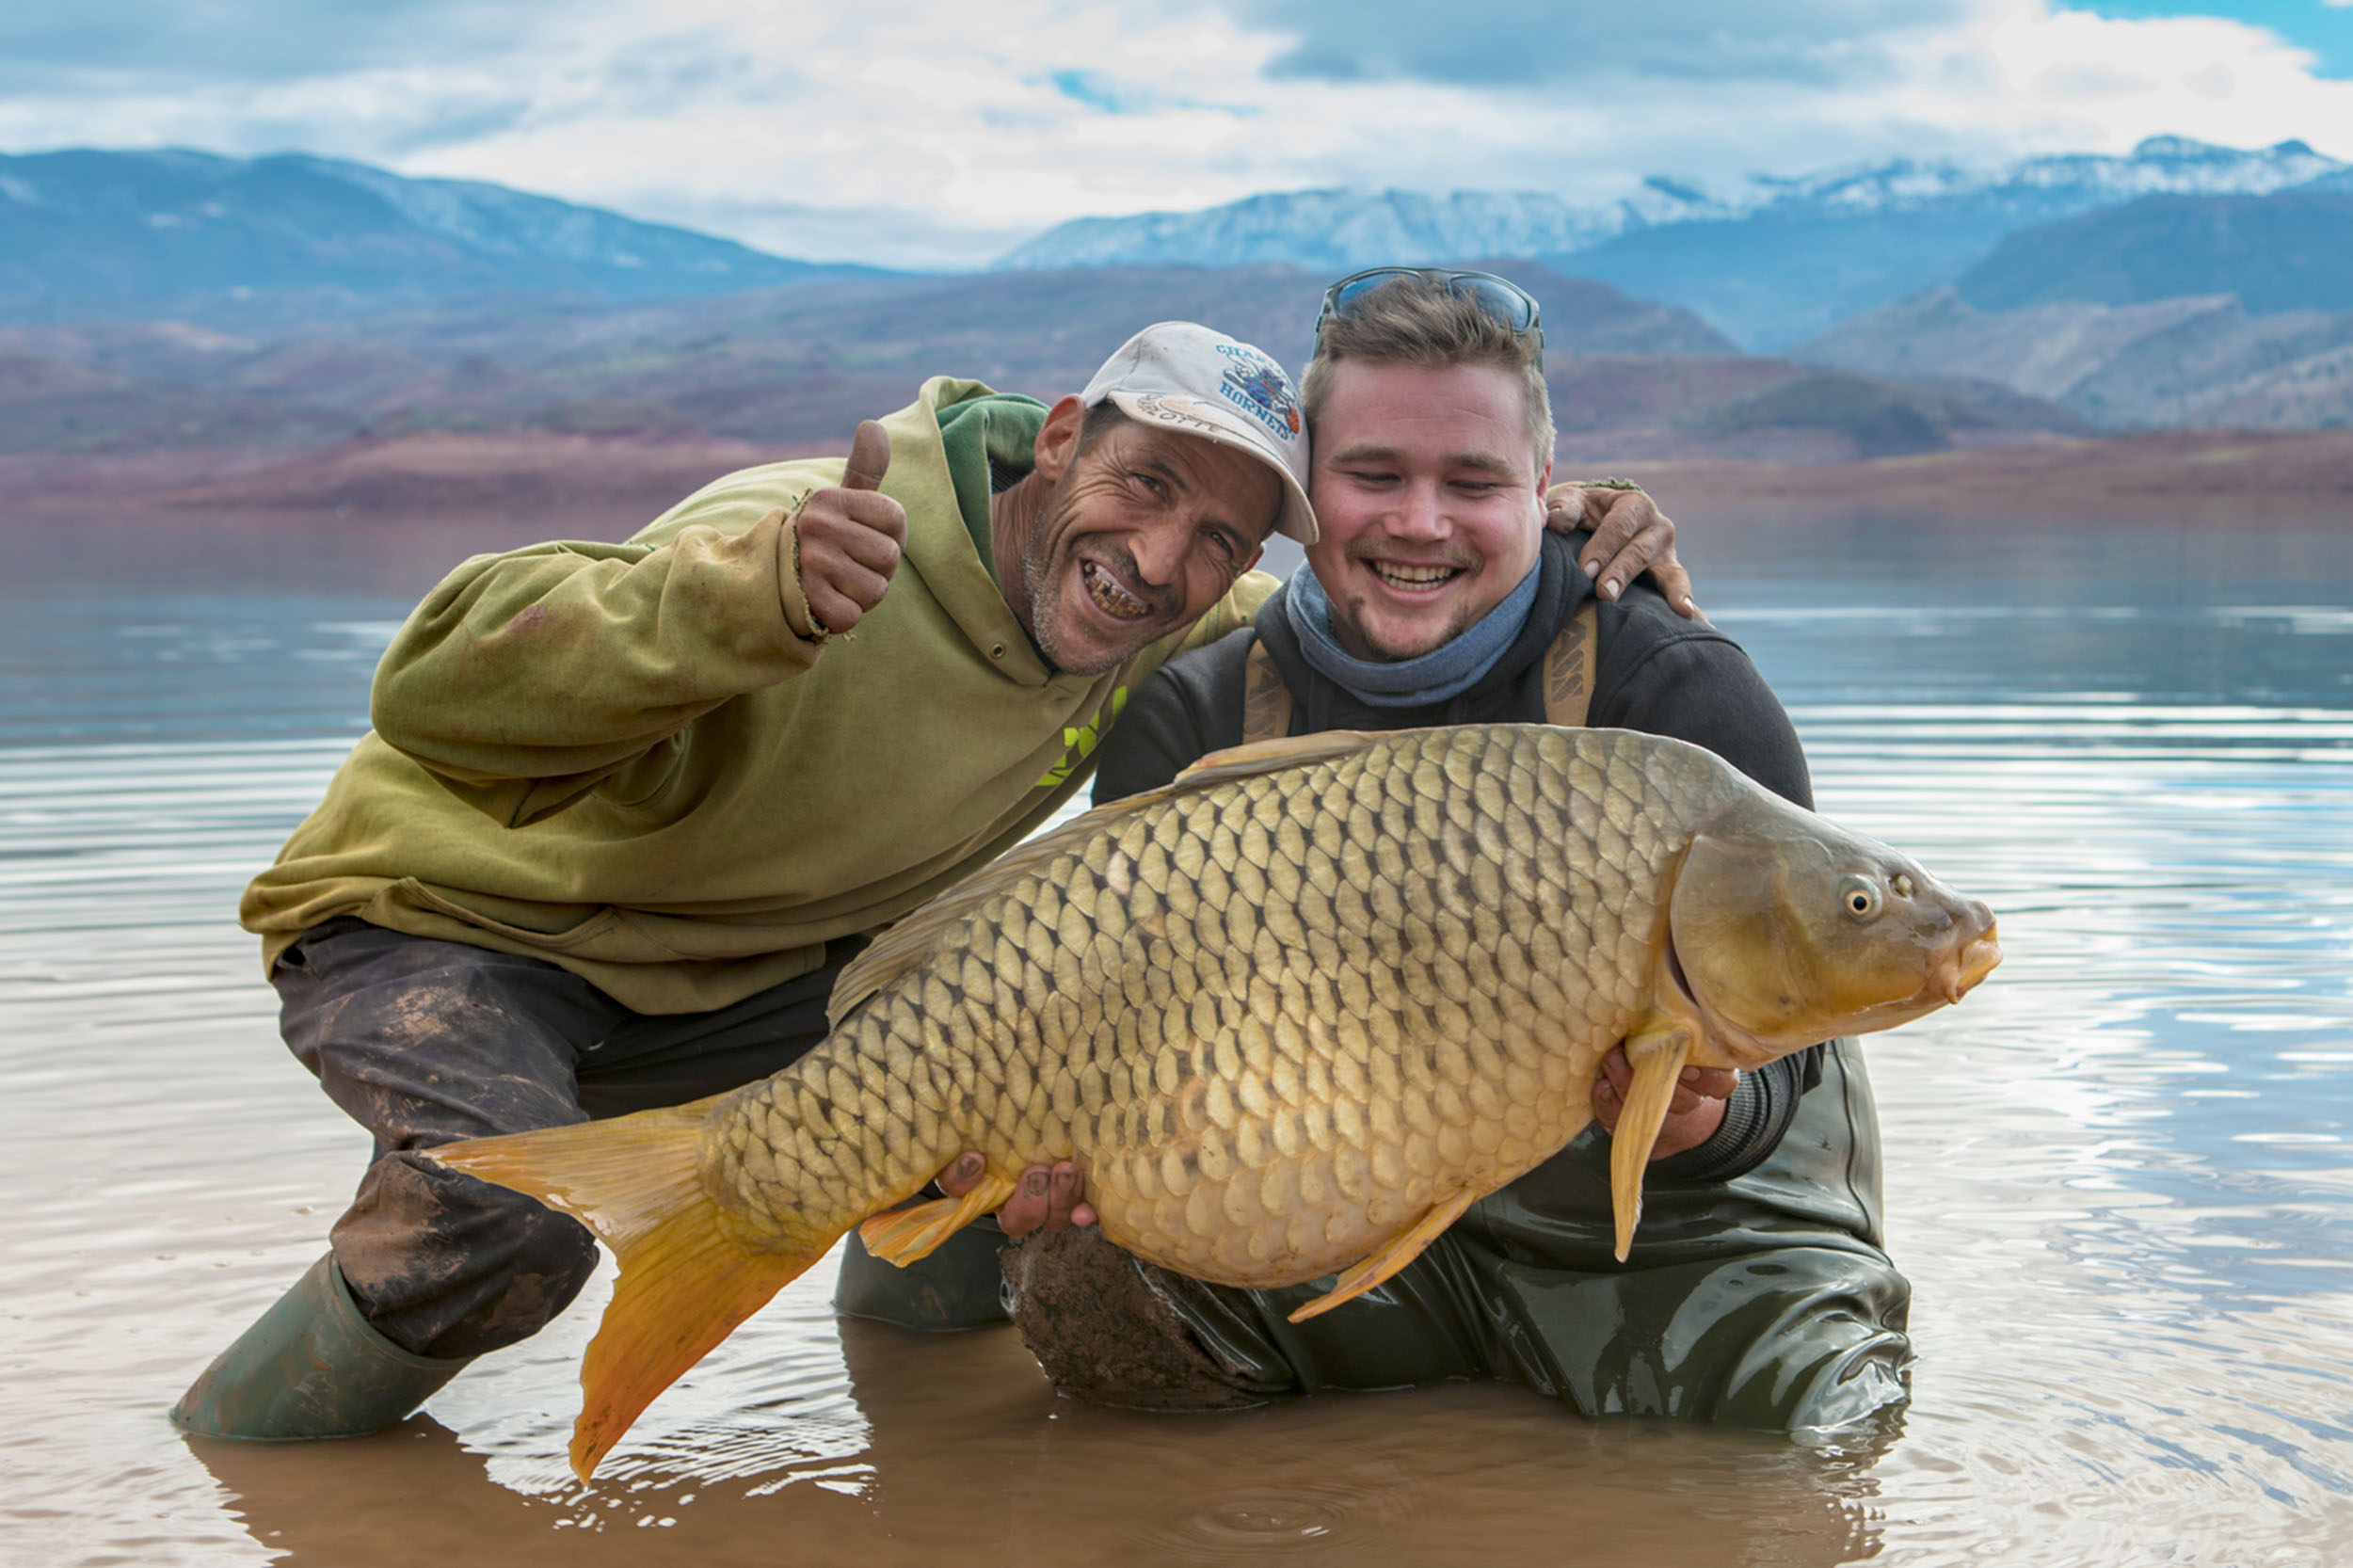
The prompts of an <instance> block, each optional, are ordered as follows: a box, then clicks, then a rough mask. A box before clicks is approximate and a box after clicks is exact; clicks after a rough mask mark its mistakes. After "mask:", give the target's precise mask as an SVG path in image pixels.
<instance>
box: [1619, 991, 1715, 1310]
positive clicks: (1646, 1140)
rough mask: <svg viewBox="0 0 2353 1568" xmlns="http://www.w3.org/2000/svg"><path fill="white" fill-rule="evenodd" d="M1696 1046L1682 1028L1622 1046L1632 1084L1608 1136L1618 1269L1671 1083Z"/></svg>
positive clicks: (1638, 1212)
mask: <svg viewBox="0 0 2353 1568" xmlns="http://www.w3.org/2000/svg"><path fill="white" fill-rule="evenodd" d="M1698 1044H1699V1034H1698V1032H1697V1031H1696V1030H1694V1029H1692V1028H1691V1026H1690V1025H1689V1024H1686V1023H1668V1024H1665V1025H1664V1026H1663V1027H1661V1028H1659V1029H1657V1030H1654V1031H1650V1032H1644V1033H1641V1034H1637V1035H1635V1036H1634V1037H1633V1038H1631V1039H1629V1040H1628V1041H1626V1043H1625V1059H1626V1061H1627V1062H1628V1063H1629V1064H1632V1066H1633V1068H1634V1082H1633V1084H1632V1086H1631V1087H1629V1088H1628V1089H1627V1091H1626V1096H1625V1110H1623V1111H1621V1112H1618V1125H1617V1128H1616V1129H1615V1130H1613V1131H1612V1132H1611V1133H1610V1135H1609V1207H1610V1209H1611V1211H1612V1213H1613V1215H1614V1217H1615V1218H1616V1221H1617V1227H1618V1261H1619V1262H1621V1263H1623V1262H1625V1258H1626V1254H1627V1253H1629V1252H1631V1251H1632V1250H1633V1248H1634V1225H1635V1222H1636V1221H1638V1220H1640V1219H1641V1217H1642V1173H1643V1171H1644V1170H1646V1169H1647V1168H1648V1167H1649V1165H1650V1151H1651V1149H1652V1148H1653V1146H1655V1145H1656V1144H1657V1142H1658V1129H1659V1128H1662V1127H1664V1126H1666V1125H1667V1111H1668V1108H1669V1107H1670V1106H1672V1105H1673V1104H1674V1097H1675V1083H1676V1080H1679V1079H1681V1078H1682V1076H1683V1068H1684V1065H1685V1064H1687V1063H1689V1061H1690V1060H1691V1051H1692V1049H1693V1048H1695V1047H1696V1046H1697V1045H1698Z"/></svg>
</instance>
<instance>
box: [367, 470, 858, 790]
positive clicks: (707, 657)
mask: <svg viewBox="0 0 2353 1568" xmlns="http://www.w3.org/2000/svg"><path fill="white" fill-rule="evenodd" d="M786 525H787V514H786V512H785V511H784V510H783V509H782V508H778V509H776V510H774V511H771V512H769V513H768V514H767V515H766V516H764V517H762V518H760V520H758V521H757V522H755V523H754V524H753V525H752V526H751V527H750V528H749V529H746V530H744V531H743V532H741V533H734V534H730V533H727V532H723V531H722V530H720V529H716V528H711V527H704V526H689V527H685V528H682V529H680V530H679V531H678V532H677V533H676V534H675V535H674V536H671V537H669V538H668V539H666V540H665V541H664V542H662V543H659V544H645V543H630V544H617V545H616V544H595V543H558V544H546V545H537V546H534V547H532V548H530V549H526V550H520V551H516V552H512V553H509V554H505V555H485V556H476V557H475V558H474V559H472V560H471V561H468V562H466V563H465V564H464V565H463V566H461V567H459V568H457V569H456V571H455V572H452V573H451V574H450V575H449V576H448V577H447V578H446V579H444V580H443V581H442V583H441V584H440V586H439V587H437V588H436V589H434V591H433V592H432V594H430V595H429V596H428V597H427V598H426V599H425V600H424V603H422V604H420V605H419V606H418V607H417V609H416V612H415V613H414V614H413V615H411V616H409V617H408V623H407V624H406V625H404V626H403V627H402V628H401V630H400V632H399V634H398V635H397V636H396V637H394V638H393V640H392V647H391V648H389V649H387V650H386V652H385V655H384V660H383V663H382V664H379V665H378V666H377V667H376V685H375V690H374V693H373V696H372V697H371V705H370V717H371V719H372V721H373V722H374V724H375V726H376V732H377V734H379V735H380V736H382V737H383V739H384V740H385V741H386V742H387V743H389V744H392V746H394V747H395V748H397V749H398V750H400V751H401V752H403V753H405V754H406V755H407V756H408V757H409V758H411V759H413V760H415V761H417V762H418V763H419V764H420V765H422V766H423V767H424V768H425V769H426V771H428V772H429V773H431V774H432V775H433V776H435V777H436V778H438V779H440V781H441V782H442V783H443V784H445V785H446V786H448V787H449V788H450V789H451V790H452V791H454V792H456V793H457V794H458V795H459V796H460V797H462V798H463V799H465V800H466V801H468V802H469V803H470V804H472V806H474V807H475V808H477V809H479V810H481V811H483V812H485V813H487V814H488V815H489V816H491V817H493V818H495V819H497V820H498V821H501V822H504V823H506V824H509V825H517V826H520V825H521V824H524V823H527V822H531V821H534V820H536V819H537V818H540V817H544V816H546V815H547V814H548V813H550V812H552V811H554V810H558V809H560V808H563V807H564V806H566V805H568V804H570V803H571V802H572V801H574V800H577V799H579V798H580V797H581V796H582V795H584V794H585V793H587V792H589V791H591V790H593V789H595V788H597V787H598V786H599V785H600V784H602V783H604V782H606V781H607V780H609V779H613V778H615V777H616V776H617V775H621V774H623V773H625V772H627V771H629V770H631V769H632V768H637V767H648V766H649V767H654V768H661V767H664V766H666V765H667V761H668V759H667V758H666V757H665V756H664V752H665V751H666V749H667V748H668V747H669V745H670V743H671V740H672V737H674V736H676V735H677V734H678V732H679V731H680V729H682V728H685V727H686V726H687V725H688V724H689V723H691V722H692V721H694V720H695V719H696V718H698V717H699V716H701V715H702V714H704V713H707V712H710V711H711V710H712V709H713V708H716V707H718V706H719V705H720V704H721V703H724V702H726V701H728V699H729V698H731V697H735V696H741V695H743V694H744V693H746V692H752V691H757V690H759V689H760V688H762V687H765V686H770V685H774V684H775V683H776V682H778V681H781V680H790V679H791V678H792V677H793V676H796V675H799V674H801V673H802V672H803V671H805V670H807V669H808V668H809V666H810V665H812V664H815V663H816V661H817V657H818V645H817V644H816V643H814V642H811V641H808V640H807V639H805V638H803V637H800V636H796V635H795V634H794V632H793V628H792V624H791V622H790V621H789V619H788V596H789V594H790V590H791V588H792V587H794V586H797V585H796V584H786V583H785V582H784V581H783V579H784V577H785V576H786V575H787V574H786V572H785V570H784V568H783V566H782V564H781V553H780V552H781V551H782V550H783V548H784V542H785V541H784V536H785V529H786Z"/></svg>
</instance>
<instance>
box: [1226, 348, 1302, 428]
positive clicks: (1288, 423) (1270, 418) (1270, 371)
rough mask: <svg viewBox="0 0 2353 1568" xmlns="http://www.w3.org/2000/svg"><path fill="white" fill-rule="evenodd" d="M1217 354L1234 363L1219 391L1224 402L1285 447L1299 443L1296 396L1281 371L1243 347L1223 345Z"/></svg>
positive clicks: (1286, 377)
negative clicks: (1268, 431) (1260, 426)
mask: <svg viewBox="0 0 2353 1568" xmlns="http://www.w3.org/2000/svg"><path fill="white" fill-rule="evenodd" d="M1217 351H1218V352H1219V353H1220V354H1223V355H1225V357H1226V358H1227V359H1228V360H1233V361H1234V362H1233V363H1232V364H1230V365H1227V366H1226V367H1225V377H1224V379H1223V380H1221V381H1220V382H1219V383H1218V391H1219V392H1222V393H1224V394H1225V401H1227V402H1228V403H1231V404H1233V405H1234V406H1235V407H1236V408H1240V409H1241V411H1242V412H1244V413H1246V414H1248V415H1249V416H1250V417H1251V418H1253V419H1255V420H1257V422H1258V423H1259V424H1263V425H1265V426H1266V427H1267V429H1269V430H1270V431H1272V432H1273V435H1274V439H1275V440H1279V441H1283V442H1285V443H1289V442H1291V441H1295V440H1298V439H1299V426H1300V417H1299V394H1298V392H1295V391H1293V390H1292V388H1291V378H1290V377H1289V376H1286V375H1284V374H1283V367H1282V366H1281V365H1278V364H1276V363H1275V362H1274V361H1273V360H1270V359H1268V358H1267V357H1266V356H1265V355H1263V354H1260V353H1257V351H1256V350H1254V349H1252V348H1250V347H1248V346H1247V345H1245V344H1238V343H1222V344H1217Z"/></svg>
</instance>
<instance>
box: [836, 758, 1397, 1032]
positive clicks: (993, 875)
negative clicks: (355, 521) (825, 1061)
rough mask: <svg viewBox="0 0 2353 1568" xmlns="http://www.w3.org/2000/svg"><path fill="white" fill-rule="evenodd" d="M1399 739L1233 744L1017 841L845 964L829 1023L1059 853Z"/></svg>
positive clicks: (917, 961)
mask: <svg viewBox="0 0 2353 1568" xmlns="http://www.w3.org/2000/svg"><path fill="white" fill-rule="evenodd" d="M1395 738H1396V732H1394V731H1392V732H1386V733H1374V732H1371V731H1368V730H1358V729H1330V730H1326V731H1324V732H1323V733H1322V734H1320V735H1300V736H1294V737H1290V738H1287V739H1284V740H1279V741H1259V742H1257V743H1255V744H1250V745H1241V746H1229V747H1227V748H1226V749H1225V750H1224V751H1213V752H1211V753H1209V755H1208V756H1207V757H1204V758H1202V759H1201V760H1199V761H1198V762H1195V763H1194V764H1193V766H1191V767H1189V768H1187V769H1186V770H1185V771H1184V772H1182V773H1180V774H1178V775H1177V776H1176V778H1175V779H1174V780H1173V781H1171V782H1170V783H1167V784H1163V785H1161V786H1160V788H1159V789H1157V790H1145V791H1144V792H1141V793H1139V794H1132V795H1129V796H1128V798H1127V799H1125V800H1115V801H1113V802H1112V803H1111V804H1110V805H1109V806H1098V807H1096V808H1095V809H1094V810H1092V811H1089V812H1087V813H1086V814H1085V815H1083V816H1079V817H1073V818H1072V819H1071V820H1070V821H1068V822H1066V823H1064V824H1063V825H1062V826H1060V827H1057V828H1055V829H1054V830H1053V831H1051V832H1049V833H1041V834H1039V835H1038V836H1037V837H1036V838H1034V839H1031V840H1026V841H1024V842H1022V843H1019V844H1016V845H1015V846H1014V847H1013V848H1012V849H1009V850H1007V851H1006V852H1005V853H1004V854H1003V855H1000V856H998V857H997V858H996V859H995V860H993V861H991V862H990V863H989V864H988V865H986V866H984V867H982V868H981V869H980V870H979V871H977V872H973V873H972V874H971V875H970V876H968V877H966V878H965V879H964V880H963V881H962V882H959V883H957V884H956V885H955V886H954V887H952V888H949V889H948V890H947V891H946V892H944V893H942V894H940V895H939V896H938V897H937V898H936V899H934V900H932V901H931V903H929V904H924V905H923V906H922V907H921V908H920V909H918V910H916V911H915V912H914V913H913V914H911V915H909V916H907V917H906V918H905V919H904V920H901V921H900V922H899V923H898V924H896V925H894V926H892V927H891V928H890V929H889V930H888V931H886V932H884V933H883V934H882V935H881V936H877V937H875V938H874V940H873V942H872V945H870V946H869V947H868V948H867V949H866V951H865V952H861V953H859V954H858V955H857V956H856V958H854V959H852V960H850V962H849V963H848V964H846V965H844V966H843V967H842V969H841V973H840V976H839V977H838V978H837V979H836V980H835V981H834V983H833V996H832V997H831V999H830V1000H827V1001H826V1003H825V1022H826V1023H827V1024H828V1025H833V1024H839V1023H840V1021H841V1020H842V1019H843V1018H845V1017H847V1016H849V1015H850V1013H851V1012H852V1010H854V1009H855V1008H856V1006H857V1004H858V1003H860V1002H862V1001H864V1000H866V999H867V998H868V997H871V996H872V995H873V994H874V993H875V992H877V991H879V990H881V989H882V988H883V987H884V986H886V985H888V984H890V983H891V982H892V981H894V980H896V979H898V978H899V977H900V976H901V975H903V974H904V973H906V972H907V971H908V970H909V969H911V968H915V967H916V966H917V965H919V964H920V963H922V962H923V961H924V960H925V959H927V958H929V957H930V956H931V955H932V953H933V952H934V950H936V948H937V947H938V945H939V941H940V938H941V937H943V936H946V935H947V934H948V932H949V931H950V930H951V929H952V928H953V927H954V926H955V925H956V923H957V922H958V921H960V920H963V919H964V918H965V917H966V916H968V915H969V914H971V913H972V912H973V911H974V910H975V909H978V908H979V907H980V906H981V905H982V904H986V903H987V902H988V901H989V900H990V899H992V898H994V897H995V896H996V895H997V894H999V893H1001V892H1003V891H1004V890H1005V889H1006V888H1010V887H1012V886H1013V885H1014V884H1015V883H1016V882H1017V881H1019V880H1020V879H1021V878H1022V877H1024V876H1026V875H1028V874H1029V873H1030V872H1032V871H1035V870H1036V869H1038V868H1039V867H1041V866H1044V865H1046V864H1048V862H1050V861H1051V860H1052V859H1053V858H1054V856H1058V855H1061V854H1063V853H1064V852H1065V851H1067V850H1073V849H1078V848H1080V846H1081V845H1083V844H1084V843H1085V842H1086V841H1087V840H1091V839H1093V838H1094V837H1095V836H1096V834H1098V833H1100V832H1102V831H1103V829H1104V828H1106V827H1108V826H1109V825H1111V824H1112V823H1115V822H1123V821H1125V820H1126V819H1128V817H1131V816H1133V815H1135V814H1136V813H1137V812H1138V811H1144V810H1148V809H1150V808H1152V807H1155V806H1157V805H1159V804H1160V802H1162V801H1164V800H1174V799H1175V798H1176V797H1177V796H1178V795H1186V794H1191V793H1192V792H1194V791H1195V790H1202V789H1207V788H1209V786H1210V785H1212V784H1223V783H1225V781H1226V780H1227V779H1232V778H1248V777H1251V776H1255V775H1257V774H1262V773H1275V772H1278V771H1280V770H1282V769H1284V768H1290V767H1298V766H1301V765H1302V764H1305V763H1307V762H1315V761H1321V760H1323V759H1324V758H1327V757H1339V756H1344V755H1346V754H1347V753H1349V752H1353V751H1357V750H1361V749H1362V748H1364V747H1365V746H1368V745H1370V744H1372V743H1373V742H1375V741H1387V740H1394V739H1395Z"/></svg>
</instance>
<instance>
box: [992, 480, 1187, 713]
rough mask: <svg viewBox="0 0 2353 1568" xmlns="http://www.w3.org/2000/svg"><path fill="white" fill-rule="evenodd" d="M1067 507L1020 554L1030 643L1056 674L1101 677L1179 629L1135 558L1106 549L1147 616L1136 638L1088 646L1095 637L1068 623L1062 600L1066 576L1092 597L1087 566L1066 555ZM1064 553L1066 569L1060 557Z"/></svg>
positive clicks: (1058, 508)
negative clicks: (1027, 606)
mask: <svg viewBox="0 0 2353 1568" xmlns="http://www.w3.org/2000/svg"><path fill="white" fill-rule="evenodd" d="M1064 517H1065V511H1064V507H1063V506H1062V505H1061V504H1059V503H1058V504H1056V505H1054V506H1053V507H1052V508H1051V509H1050V510H1049V511H1048V513H1047V514H1046V516H1045V517H1043V518H1041V519H1039V520H1038V526H1037V529H1036V531H1035V532H1033V533H1032V534H1031V536H1030V540H1029V543H1028V544H1027V545H1026V546H1025V547H1024V548H1023V550H1022V552H1021V578H1022V582H1023V583H1024V584H1026V585H1027V589H1028V594H1029V601H1030V605H1029V607H1030V641H1031V642H1032V643H1034V644H1036V645H1037V650H1038V653H1039V654H1040V655H1041V656H1042V657H1043V658H1044V659H1045V661H1046V664H1047V667H1048V669H1050V670H1052V671H1053V672H1054V673H1055V674H1057V675H1101V674H1103V673H1104V672H1106V671H1108V670H1112V669H1116V668H1118V667H1119V666H1120V665H1121V664H1126V663H1127V662H1128V660H1129V659H1131V658H1133V657H1135V655H1136V654H1137V653H1139V652H1141V651H1143V649H1144V648H1147V647H1149V646H1150V645H1151V644H1152V643H1153V642H1154V641H1155V640H1156V639H1158V638H1160V637H1161V636H1164V635H1166V634H1167V633H1168V632H1170V631H1172V630H1174V628H1173V627H1172V625H1171V624H1170V622H1171V619H1172V616H1171V612H1170V609H1169V602H1168V601H1169V598H1170V596H1169V595H1168V594H1167V593H1166V592H1165V591H1155V590H1154V589H1152V588H1150V587H1147V586H1145V585H1144V574H1143V572H1142V571H1141V570H1139V569H1138V568H1137V566H1136V560H1135V557H1134V555H1132V554H1131V553H1129V552H1128V551H1127V550H1126V549H1124V548H1120V547H1115V546H1110V545H1106V546H1103V547H1101V549H1100V552H1099V553H1100V554H1101V555H1102V557H1103V558H1104V560H1105V562H1106V563H1109V564H1110V565H1112V566H1113V567H1115V568H1116V572H1115V574H1116V575H1117V577H1118V578H1119V581H1120V583H1121V584H1122V586H1123V588H1124V589H1125V591H1126V592H1127V593H1128V596H1129V597H1131V598H1134V599H1137V600H1141V601H1142V602H1143V603H1144V605H1145V606H1146V609H1147V613H1146V614H1144V615H1143V616H1138V617H1136V619H1135V621H1134V626H1135V633H1134V635H1133V637H1132V638H1127V639H1122V640H1120V641H1119V642H1117V643H1114V644H1112V645H1110V646H1095V647H1089V646H1088V644H1089V643H1090V642H1092V641H1093V639H1091V638H1088V637H1086V636H1085V635H1084V634H1083V633H1080V632H1075V631H1074V629H1072V628H1070V627H1069V626H1067V625H1065V624H1064V620H1065V616H1064V607H1063V602H1062V593H1061V589H1062V585H1063V579H1064V578H1075V579H1077V586H1078V590H1079V592H1080V593H1082V594H1092V593H1093V590H1092V589H1091V588H1089V587H1088V586H1087V584H1086V580H1085V575H1084V568H1083V567H1082V566H1081V564H1080V563H1081V561H1082V560H1083V559H1084V557H1081V556H1080V555H1079V554H1078V553H1077V552H1075V551H1074V552H1068V553H1066V554H1064V553H1063V552H1062V551H1061V545H1060V541H1061V539H1062V536H1063V533H1064V530H1063V527H1062V524H1063V522H1064ZM1058 554H1062V555H1063V565H1062V567H1061V569H1059V570H1058V569H1057V561H1056V557H1057V555H1058Z"/></svg>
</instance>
